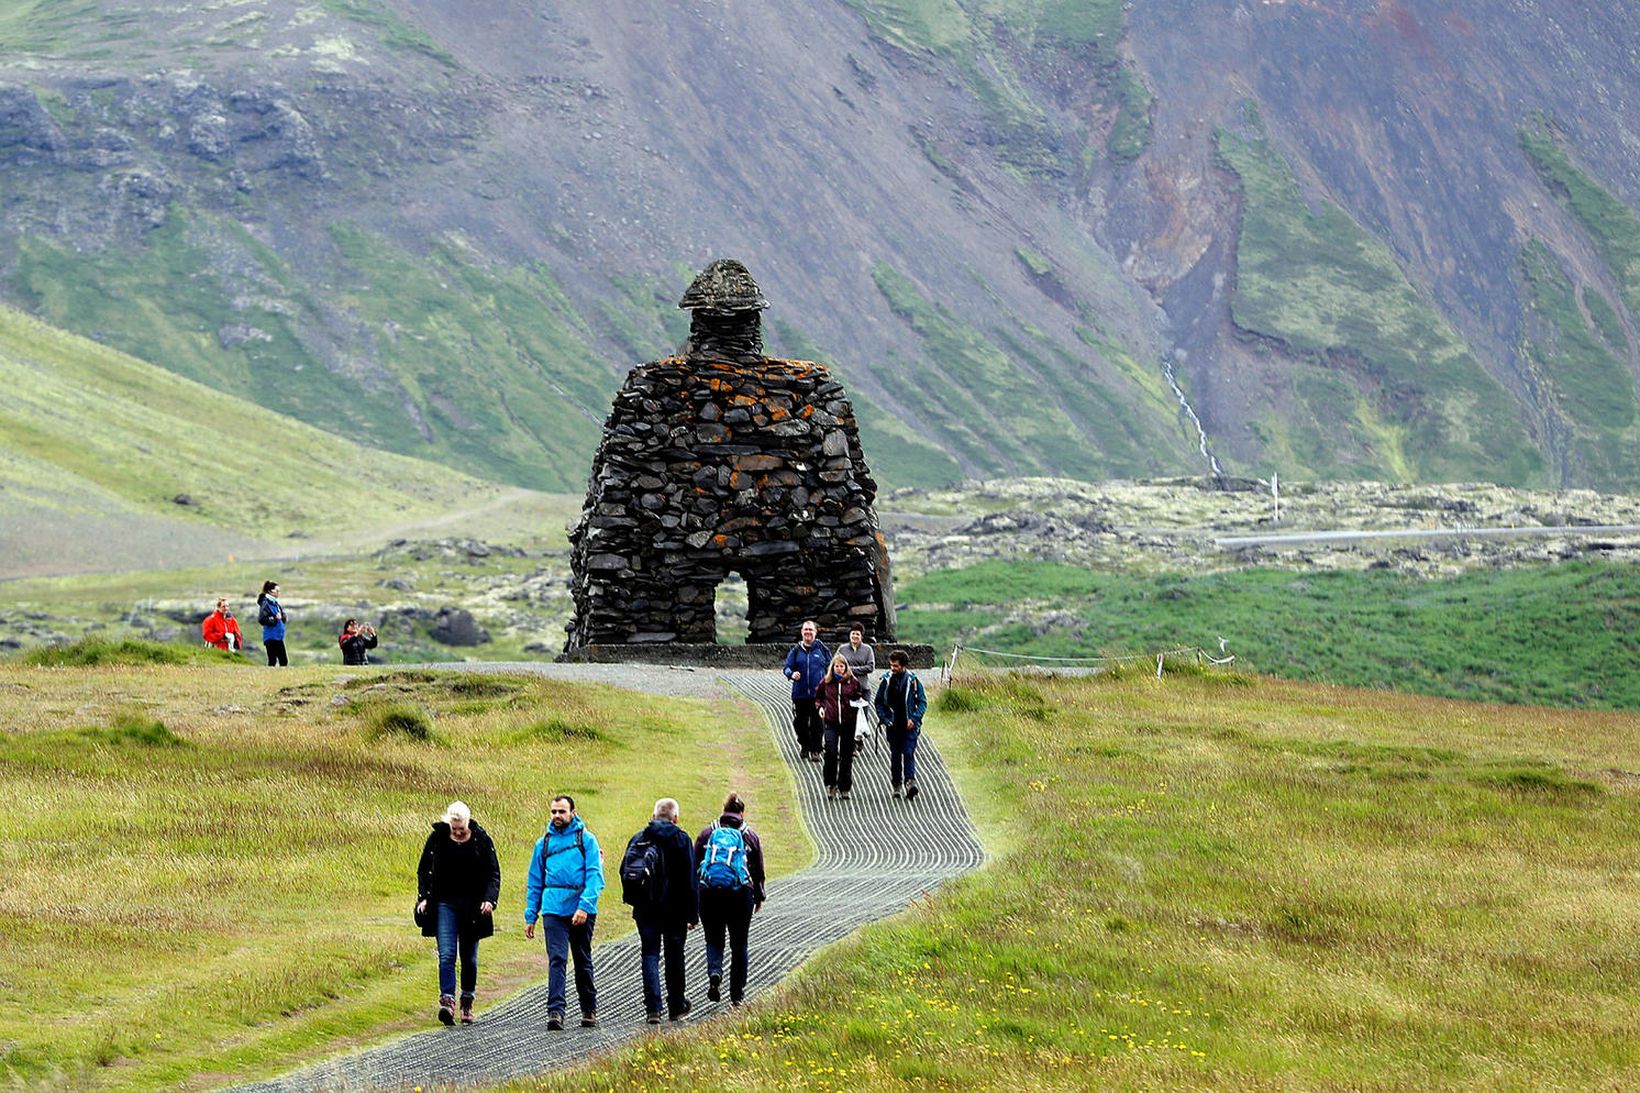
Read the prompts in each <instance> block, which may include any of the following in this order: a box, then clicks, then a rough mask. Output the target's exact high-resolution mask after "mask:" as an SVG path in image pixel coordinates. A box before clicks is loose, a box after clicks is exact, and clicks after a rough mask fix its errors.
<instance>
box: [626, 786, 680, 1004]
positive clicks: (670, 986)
mask: <svg viewBox="0 0 1640 1093" xmlns="http://www.w3.org/2000/svg"><path fill="white" fill-rule="evenodd" d="M621 898H622V899H624V900H625V901H626V902H627V903H629V904H631V905H632V921H633V922H635V923H637V926H638V943H639V945H640V947H641V948H642V950H643V1000H644V1009H645V1011H646V1013H647V1014H648V1020H649V1023H650V1024H652V1025H658V1024H660V1023H661V969H660V964H661V950H662V948H663V947H664V948H665V950H666V1015H667V1017H668V1018H669V1019H671V1020H673V1021H681V1020H683V1019H684V1017H685V1016H686V1015H687V1014H688V1013H689V1010H690V1009H691V1008H692V1007H691V1005H690V1002H689V999H688V998H686V997H684V993H683V991H684V982H683V943H684V939H686V938H687V937H688V936H689V931H690V930H693V929H694V928H695V926H696V925H697V924H698V923H699V922H700V907H699V898H700V897H699V893H698V890H697V887H696V880H695V854H694V847H693V846H692V845H691V844H690V842H689V833H688V832H686V831H684V830H683V828H681V827H679V826H678V802H676V801H674V800H673V799H672V798H670V797H662V798H661V799H660V800H658V801H656V802H655V814H654V817H653V818H652V819H651V820H650V821H649V825H648V826H647V827H645V828H644V829H643V830H642V831H640V832H638V833H637V834H636V835H634V836H632V838H631V840H630V841H628V842H627V844H626V853H625V854H624V855H622V857H621Z"/></svg>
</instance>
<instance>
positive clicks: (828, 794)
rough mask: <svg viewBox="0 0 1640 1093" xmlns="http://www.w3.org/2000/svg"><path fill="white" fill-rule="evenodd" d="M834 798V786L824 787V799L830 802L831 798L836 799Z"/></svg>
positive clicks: (835, 788) (835, 789)
mask: <svg viewBox="0 0 1640 1093" xmlns="http://www.w3.org/2000/svg"><path fill="white" fill-rule="evenodd" d="M836 796H837V787H836V786H827V787H826V798H827V799H828V800H830V799H831V798H833V797H836Z"/></svg>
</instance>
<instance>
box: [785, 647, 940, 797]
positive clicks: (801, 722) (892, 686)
mask: <svg viewBox="0 0 1640 1093" xmlns="http://www.w3.org/2000/svg"><path fill="white" fill-rule="evenodd" d="M909 664H910V661H909V658H907V656H906V655H905V653H904V652H903V651H902V650H899V649H895V650H894V651H893V652H891V653H889V654H888V672H887V674H885V675H884V676H883V678H882V679H881V680H880V681H878V683H877V689H876V692H875V693H873V692H872V689H871V674H872V673H873V672H874V671H876V670H877V654H876V652H875V650H873V649H872V647H871V646H870V645H867V644H866V643H865V627H863V626H861V625H860V624H859V623H855V624H854V625H853V626H851V627H849V632H848V643H847V644H846V645H842V646H839V647H838V649H837V652H835V653H833V652H832V651H831V650H830V649H828V648H826V643H825V642H823V641H821V640H820V628H819V627H818V626H817V625H815V623H814V622H813V621H812V620H810V621H807V622H804V623H803V625H802V627H801V628H800V629H799V631H798V640H797V642H796V644H794V645H793V646H792V647H791V650H790V651H789V652H787V654H786V663H785V665H784V667H783V668H782V671H783V673H784V674H785V676H786V678H787V679H789V680H790V681H791V687H792V729H793V731H794V732H795V733H796V734H797V750H798V752H799V753H800V754H801V755H802V756H803V758H805V759H807V760H809V761H810V762H814V763H820V764H822V765H821V768H820V777H821V780H822V781H823V782H824V783H825V786H826V796H827V797H828V798H831V799H834V800H844V801H847V800H850V799H851V798H852V797H853V796H854V757H855V752H856V751H857V750H859V748H860V746H861V745H862V744H864V743H865V741H866V740H867V739H869V738H870V736H871V733H872V730H873V726H872V721H873V719H875V721H876V724H877V728H879V729H880V730H881V731H882V734H883V737H884V739H886V740H887V741H888V770H889V782H890V784H891V785H892V787H893V793H894V796H896V797H899V796H900V795H901V794H902V793H903V794H904V795H905V798H906V799H907V800H915V799H916V797H917V794H918V792H919V791H918V789H917V740H918V737H919V736H920V735H921V733H922V723H923V715H924V714H925V713H927V711H928V695H927V692H926V691H924V689H923V685H922V681H921V680H920V679H918V678H917V676H916V674H915V673H913V672H912V671H911V670H910V668H909Z"/></svg>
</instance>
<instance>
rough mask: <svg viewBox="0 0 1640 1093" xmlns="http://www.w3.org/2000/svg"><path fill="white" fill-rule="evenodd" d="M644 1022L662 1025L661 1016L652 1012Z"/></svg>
mask: <svg viewBox="0 0 1640 1093" xmlns="http://www.w3.org/2000/svg"><path fill="white" fill-rule="evenodd" d="M644 1020H645V1021H648V1022H649V1023H650V1024H651V1025H658V1024H660V1023H661V1015H660V1014H659V1013H658V1012H653V1011H652V1012H651V1013H650V1014H649V1015H648V1016H647V1017H645V1018H644Z"/></svg>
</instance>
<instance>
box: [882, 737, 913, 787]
mask: <svg viewBox="0 0 1640 1093" xmlns="http://www.w3.org/2000/svg"><path fill="white" fill-rule="evenodd" d="M883 735H885V736H887V737H888V780H889V781H890V782H892V783H894V785H895V786H898V785H900V768H901V766H904V768H905V781H907V782H912V781H915V780H916V778H917V737H919V736H921V735H922V730H921V729H910V728H906V727H905V726H904V725H896V726H895V727H894V728H891V729H889V730H888V732H886V733H884V734H883Z"/></svg>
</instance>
